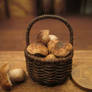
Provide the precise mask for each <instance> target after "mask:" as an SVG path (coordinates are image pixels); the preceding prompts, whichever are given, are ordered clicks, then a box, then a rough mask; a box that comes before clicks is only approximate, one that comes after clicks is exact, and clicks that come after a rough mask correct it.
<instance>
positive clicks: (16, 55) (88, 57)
mask: <svg viewBox="0 0 92 92" xmlns="http://www.w3.org/2000/svg"><path fill="white" fill-rule="evenodd" d="M6 62H8V63H9V64H10V66H11V69H12V68H18V67H20V68H23V69H24V70H25V71H26V63H25V57H24V53H23V51H1V52H0V65H1V64H3V63H6ZM79 64H86V65H87V64H92V50H90V51H89V50H87V51H85V50H78V51H75V52H74V58H73V68H75V67H76V66H78V65H79ZM26 72H27V71H26ZM0 92H4V90H2V89H0ZM11 92H87V91H86V90H83V89H80V88H79V87H77V86H76V85H75V84H74V83H73V82H72V81H71V80H70V79H69V80H68V81H67V82H66V83H65V84H63V85H60V86H56V87H45V86H41V85H38V84H37V83H35V82H33V81H32V80H30V78H29V77H28V79H27V81H26V82H25V83H22V84H20V85H17V86H14V87H13V89H12V90H11Z"/></svg>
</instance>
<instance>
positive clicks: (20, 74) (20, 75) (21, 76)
mask: <svg viewBox="0 0 92 92" xmlns="http://www.w3.org/2000/svg"><path fill="white" fill-rule="evenodd" d="M8 74H9V77H10V79H11V81H12V82H13V83H16V82H22V81H24V80H25V78H26V73H25V71H24V70H23V69H20V68H19V69H13V70H10V71H9V73H8Z"/></svg>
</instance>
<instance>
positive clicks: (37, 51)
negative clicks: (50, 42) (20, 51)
mask: <svg viewBox="0 0 92 92" xmlns="http://www.w3.org/2000/svg"><path fill="white" fill-rule="evenodd" d="M27 51H28V52H29V53H30V54H32V55H42V56H46V55H47V54H48V49H47V47H46V46H45V45H43V44H42V43H31V44H30V45H29V46H28V47H27Z"/></svg>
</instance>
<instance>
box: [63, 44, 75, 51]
mask: <svg viewBox="0 0 92 92" xmlns="http://www.w3.org/2000/svg"><path fill="white" fill-rule="evenodd" d="M65 49H66V50H67V51H72V49H73V46H72V44H71V43H66V44H65Z"/></svg>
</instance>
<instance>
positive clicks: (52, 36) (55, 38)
mask: <svg viewBox="0 0 92 92" xmlns="http://www.w3.org/2000/svg"><path fill="white" fill-rule="evenodd" d="M49 38H50V40H58V37H57V36H56V35H49Z"/></svg>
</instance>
